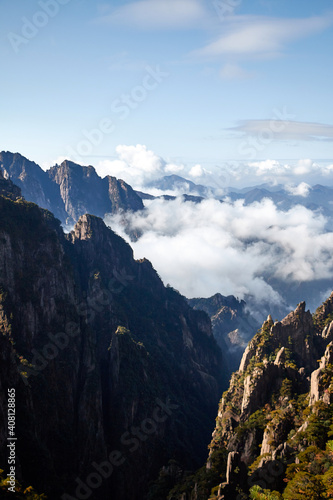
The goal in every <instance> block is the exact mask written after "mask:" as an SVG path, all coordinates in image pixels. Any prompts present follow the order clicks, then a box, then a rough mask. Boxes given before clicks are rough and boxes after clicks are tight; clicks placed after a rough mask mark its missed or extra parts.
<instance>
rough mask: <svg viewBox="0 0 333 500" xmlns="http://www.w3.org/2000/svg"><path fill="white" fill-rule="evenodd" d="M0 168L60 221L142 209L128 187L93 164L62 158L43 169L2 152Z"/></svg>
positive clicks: (24, 192)
mask: <svg viewBox="0 0 333 500" xmlns="http://www.w3.org/2000/svg"><path fill="white" fill-rule="evenodd" d="M0 170H1V171H2V172H3V175H4V176H5V177H6V178H7V179H11V180H12V181H13V182H14V183H15V184H16V185H17V186H18V187H19V188H20V189H21V191H22V194H23V196H24V197H25V199H26V200H27V201H31V202H33V203H36V204H37V205H39V206H40V207H42V208H45V209H47V210H49V211H50V212H52V213H54V215H55V217H57V218H58V219H59V220H60V221H61V222H62V223H63V224H67V225H73V224H74V223H75V222H77V221H78V219H79V217H80V216H81V215H84V214H85V213H91V214H93V215H96V216H98V217H104V216H105V215H106V214H109V213H110V214H114V213H118V212H120V211H122V210H132V211H136V210H141V209H142V208H143V203H142V200H141V198H140V196H138V195H137V194H136V193H135V191H134V190H133V189H132V188H131V186H129V185H128V184H126V183H125V182H124V181H123V180H121V179H116V178H115V177H112V176H106V177H104V178H103V179H102V178H101V177H99V175H98V174H97V172H96V170H95V169H94V167H92V166H87V167H85V166H81V165H78V164H76V163H74V162H71V161H68V160H65V161H63V162H62V163H61V165H58V164H57V165H55V166H53V167H51V168H50V169H49V170H48V171H44V170H43V169H42V168H41V167H40V166H39V165H37V164H36V163H34V162H32V161H29V160H28V159H27V158H25V157H24V156H22V155H20V154H19V153H15V154H14V153H10V152H4V151H3V152H1V153H0Z"/></svg>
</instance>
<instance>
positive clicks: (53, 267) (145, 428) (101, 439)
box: [0, 171, 221, 500]
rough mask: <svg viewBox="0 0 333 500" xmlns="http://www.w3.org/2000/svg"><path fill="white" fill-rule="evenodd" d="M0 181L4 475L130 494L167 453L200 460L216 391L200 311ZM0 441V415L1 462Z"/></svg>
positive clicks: (91, 221)
mask: <svg viewBox="0 0 333 500" xmlns="http://www.w3.org/2000/svg"><path fill="white" fill-rule="evenodd" d="M87 175H88V171H87ZM91 175H94V173H93V172H91ZM2 181H4V182H5V183H7V187H8V189H9V191H8V192H7V193H6V195H5V196H0V214H1V217H0V329H1V334H0V343H1V349H0V352H1V364H0V387H1V391H0V393H1V397H0V415H2V416H4V415H5V413H6V400H5V397H4V395H6V394H7V389H8V388H11V387H14V388H15V389H16V400H17V428H16V430H17V437H18V441H17V443H18V445H17V471H18V477H17V479H18V480H20V481H21V482H22V483H23V484H25V485H27V484H32V485H33V486H34V487H35V488H36V489H37V490H38V491H40V492H45V493H46V494H47V495H48V498H49V499H59V498H62V495H64V494H65V492H66V493H68V494H70V495H72V497H75V498H81V497H80V496H77V495H83V494H84V493H83V492H84V491H87V489H90V490H91V493H90V494H89V497H90V498H92V499H100V500H103V499H106V498H110V496H112V498H114V499H116V500H118V499H119V500H120V499H123V498H126V499H128V500H141V499H142V498H144V497H145V495H146V492H147V489H148V484H149V481H150V480H151V479H154V477H155V476H156V475H157V473H158V471H159V469H160V468H161V467H162V466H164V465H166V464H167V463H168V461H169V459H171V458H175V459H176V460H178V461H179V463H180V464H182V466H183V467H187V468H194V467H196V466H197V465H200V463H202V461H203V460H204V457H205V452H206V446H207V443H208V442H209V436H210V434H211V431H212V423H213V422H214V416H215V413H216V406H217V402H218V397H219V391H220V390H221V389H220V387H221V384H220V364H221V360H220V353H219V349H218V348H217V345H216V342H215V340H214V338H213V336H212V332H211V323H210V320H209V318H208V316H207V315H206V314H205V313H204V312H200V311H194V310H193V309H191V308H190V307H189V305H188V304H187V302H186V300H185V299H184V298H183V297H182V296H180V295H179V294H178V293H176V292H175V291H174V290H173V289H171V288H166V287H164V285H163V283H162V281H161V280H160V278H159V276H158V275H157V273H156V272H155V270H154V269H153V267H152V265H151V264H150V262H149V261H147V260H145V259H143V260H140V261H136V260H134V259H133V252H132V249H131V247H130V246H129V245H128V244H127V243H126V242H125V241H124V240H122V239H121V238H120V237H119V236H117V235H116V234H115V233H114V232H113V231H112V230H111V229H109V228H107V227H106V226H105V224H104V223H103V221H102V220H101V219H100V218H98V217H94V216H89V215H84V216H82V217H80V219H79V221H78V222H77V224H76V226H75V228H74V230H73V231H72V232H71V233H69V234H68V235H65V234H64V233H63V231H62V229H61V227H60V224H59V221H57V219H55V218H54V217H53V216H52V214H50V212H48V211H47V210H41V209H40V208H38V207H37V206H36V205H35V204H32V203H28V202H26V201H24V200H22V199H21V198H18V199H16V200H15V201H14V200H11V199H9V198H10V196H8V194H10V190H11V189H12V184H11V183H10V182H9V181H6V180H4V179H0V182H2ZM68 206H69V205H68ZM73 215H74V214H73ZM193 436H197V438H196V439H195V440H193ZM5 441H6V429H5V427H4V426H1V429H0V450H1V451H0V468H5V464H6V456H5V447H4V446H3V445H4V443H5ZM101 464H104V469H103V467H102V466H101ZM105 464H109V465H105ZM101 467H102V468H101ZM108 467H109V469H108V470H109V471H110V470H111V469H110V467H112V473H110V474H107V473H106V472H105V471H106V469H107V468H108ZM92 473H95V476H94V477H95V479H96V473H97V474H98V475H99V476H98V477H99V478H100V485H98V487H97V486H96V487H95V486H94V487H92V486H90V487H89V485H88V483H89V481H88V479H89V477H93V476H90V475H91V474H92ZM103 474H104V477H103ZM87 481H88V483H87ZM92 482H93V481H92ZM63 498H67V499H68V498H70V497H68V496H67V497H63Z"/></svg>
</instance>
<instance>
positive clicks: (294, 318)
mask: <svg viewBox="0 0 333 500" xmlns="http://www.w3.org/2000/svg"><path fill="white" fill-rule="evenodd" d="M332 319H333V293H332V295H331V296H330V298H329V299H328V300H327V301H326V302H325V303H324V304H323V305H322V306H321V307H320V308H318V310H317V311H316V313H315V314H314V315H313V316H312V315H311V314H310V312H309V311H306V310H305V303H304V302H303V303H301V304H299V305H298V307H297V308H296V310H295V311H293V312H291V313H290V314H289V315H288V316H287V317H286V318H285V319H284V320H282V321H281V322H275V323H273V321H272V318H271V317H268V319H267V321H266V322H265V323H264V324H263V326H262V328H261V329H260V330H259V332H258V333H257V335H256V336H255V337H254V338H253V339H252V340H251V342H250V343H249V345H248V347H247V349H246V350H245V352H244V355H243V358H242V361H241V363H240V367H239V370H238V371H237V372H235V373H234V374H233V376H232V378H231V381H230V386H229V389H228V390H227V391H226V392H225V393H224V394H223V397H222V400H221V402H220V407H219V412H218V417H217V420H216V428H215V431H214V433H213V436H212V441H211V444H210V447H209V448H210V452H209V458H208V461H207V464H206V468H205V469H203V470H202V471H201V473H200V474H199V473H198V474H197V475H196V476H194V477H192V478H190V479H189V480H187V482H186V483H185V485H184V483H183V485H182V486H181V487H180V486H178V487H176V488H175V489H174V491H173V493H172V495H170V496H169V497H168V498H174V499H175V498H181V496H180V493H179V492H180V491H191V490H192V491H195V493H193V496H192V497H191V498H194V499H196V500H201V499H202V500H203V499H205V500H207V498H209V499H218V500H222V499H229V500H234V499H237V500H238V499H245V498H251V499H254V500H259V499H260V500H265V499H266V500H269V499H271V500H279V499H282V498H283V499H286V500H295V499H296V500H297V499H298V498H311V499H313V500H317V499H318V500H320V499H323V498H331V497H332V496H331V495H332V493H333V491H332V486H333V454H332V450H333V441H332V437H333V407H332V402H333V364H332V363H333V322H332ZM318 359H319V361H320V362H319V366H318V361H317V360H318ZM195 484H196V486H195V488H194V490H193V487H194V485H195ZM273 491H275V493H273ZM249 495H250V496H249Z"/></svg>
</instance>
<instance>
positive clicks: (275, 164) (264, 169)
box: [249, 160, 291, 176]
mask: <svg viewBox="0 0 333 500" xmlns="http://www.w3.org/2000/svg"><path fill="white" fill-rule="evenodd" d="M249 167H250V168H252V169H253V171H254V172H255V175H257V176H261V175H266V174H267V173H271V174H274V175H284V174H286V173H287V172H290V171H291V168H290V167H289V165H281V163H280V162H279V161H277V160H262V161H256V162H252V163H249Z"/></svg>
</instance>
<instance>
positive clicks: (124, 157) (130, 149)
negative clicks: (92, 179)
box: [96, 144, 166, 188]
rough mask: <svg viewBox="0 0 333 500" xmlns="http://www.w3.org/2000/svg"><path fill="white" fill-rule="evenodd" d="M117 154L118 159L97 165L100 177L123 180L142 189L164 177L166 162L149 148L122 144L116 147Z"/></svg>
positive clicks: (140, 145)
mask: <svg viewBox="0 0 333 500" xmlns="http://www.w3.org/2000/svg"><path fill="white" fill-rule="evenodd" d="M116 153H117V155H118V159H116V160H104V161H101V162H100V163H99V164H97V166H96V170H97V172H98V174H99V175H101V176H102V177H104V176H106V175H112V176H115V177H118V178H121V179H123V180H124V181H126V182H127V183H129V184H131V185H132V187H136V188H141V187H142V186H144V184H145V183H146V182H147V181H149V180H151V179H153V178H157V177H162V176H163V175H164V169H165V167H166V163H165V161H164V160H163V159H162V158H160V157H159V156H157V155H156V154H155V153H154V152H153V151H151V150H149V149H148V148H147V146H144V145H142V144H137V145H136V146H127V145H124V144H121V145H119V146H117V147H116Z"/></svg>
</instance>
